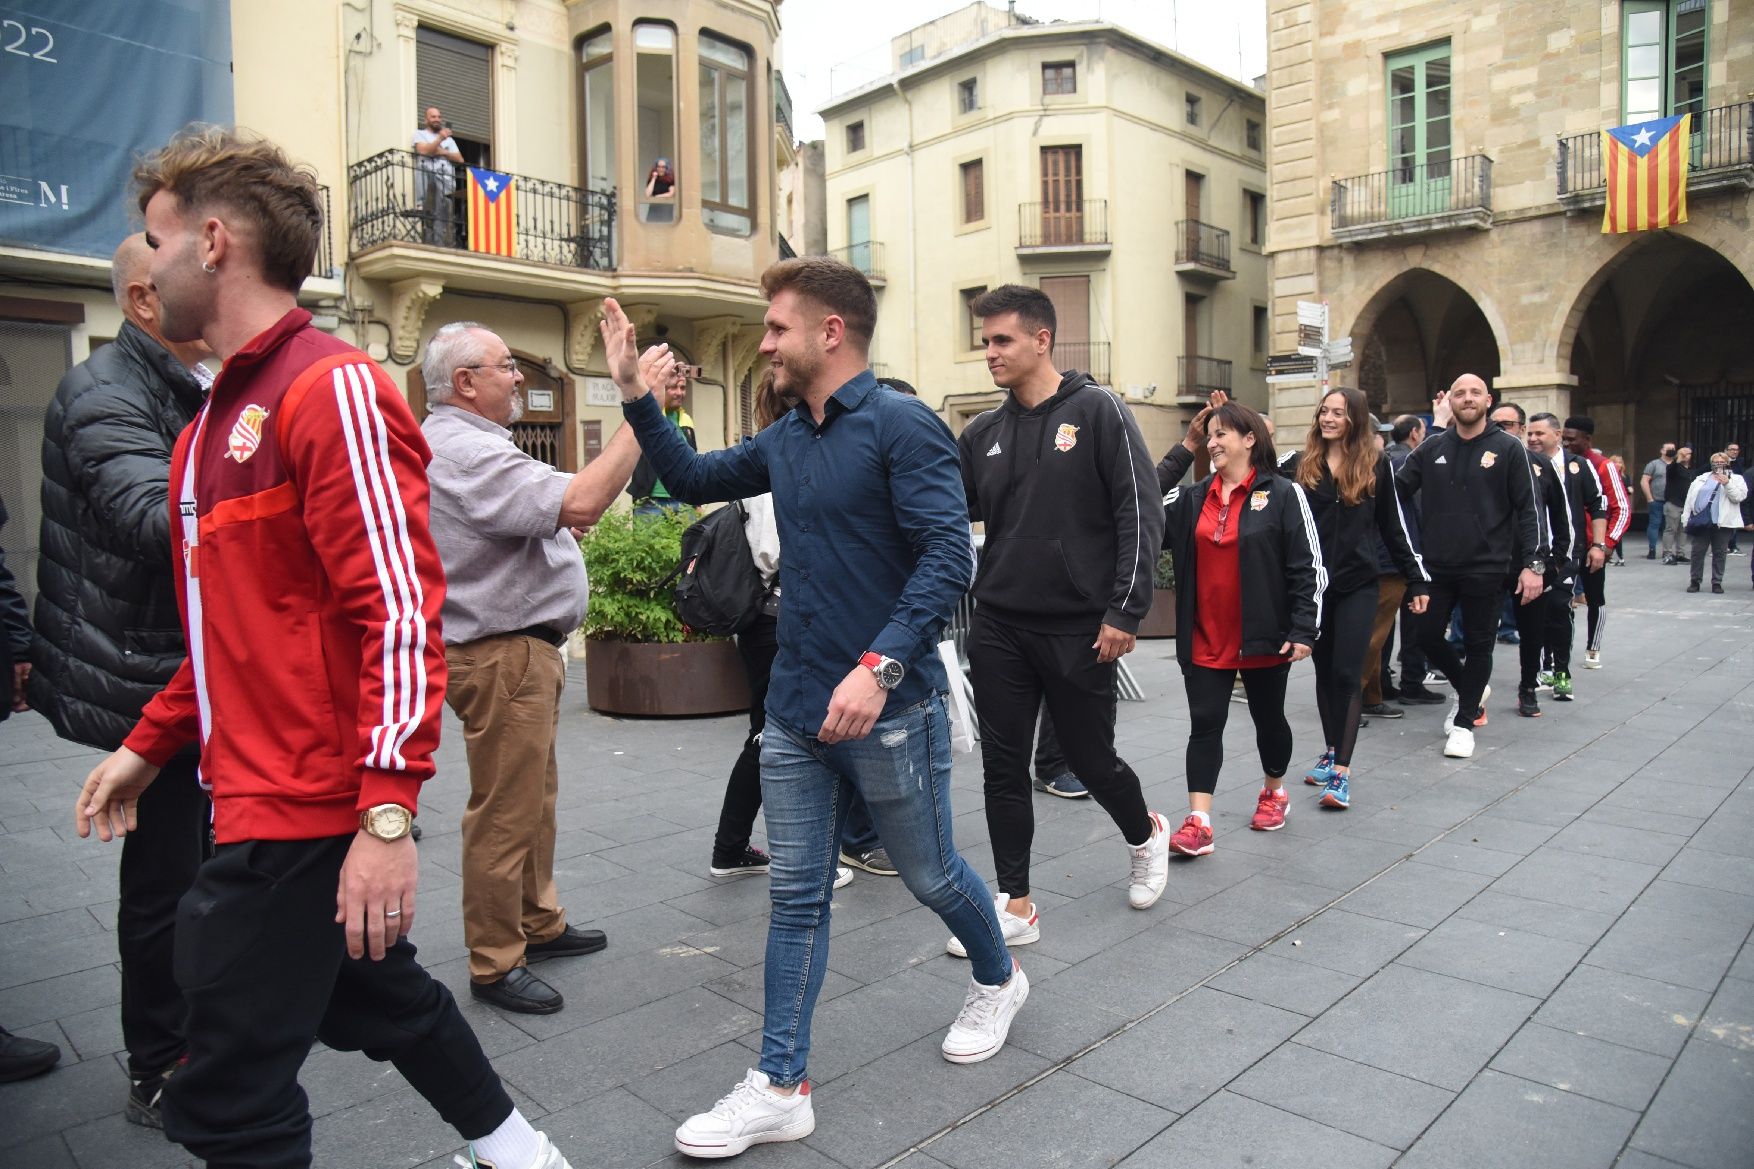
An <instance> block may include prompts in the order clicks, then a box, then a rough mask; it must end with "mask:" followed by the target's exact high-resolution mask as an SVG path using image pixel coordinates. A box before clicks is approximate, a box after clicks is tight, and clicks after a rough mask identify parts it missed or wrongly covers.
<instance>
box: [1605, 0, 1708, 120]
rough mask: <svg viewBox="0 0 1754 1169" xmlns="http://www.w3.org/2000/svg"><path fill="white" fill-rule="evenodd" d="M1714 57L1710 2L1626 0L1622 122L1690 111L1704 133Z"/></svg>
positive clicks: (1622, 9)
mask: <svg viewBox="0 0 1754 1169" xmlns="http://www.w3.org/2000/svg"><path fill="white" fill-rule="evenodd" d="M1710 60H1711V3H1710V0H1623V2H1622V3H1621V5H1620V119H1621V123H1622V124H1623V125H1631V124H1632V123H1635V122H1648V121H1650V120H1651V119H1653V118H1666V117H1671V116H1674V115H1678V114H1688V113H1690V114H1692V115H1693V132H1694V133H1695V134H1698V133H1700V132H1701V131H1702V130H1703V129H1704V127H1703V126H1701V125H1700V121H1701V119H1702V117H1703V116H1704V114H1705V98H1706V94H1707V92H1708V85H1707V76H1706V70H1707V64H1706V63H1707V62H1708V61H1710Z"/></svg>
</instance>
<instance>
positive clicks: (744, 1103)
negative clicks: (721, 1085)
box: [676, 1068, 816, 1157]
mask: <svg viewBox="0 0 1754 1169" xmlns="http://www.w3.org/2000/svg"><path fill="white" fill-rule="evenodd" d="M815 1131H816V1113H815V1112H814V1111H813V1110H812V1109H811V1107H810V1081H808V1080H806V1081H804V1082H803V1083H802V1084H799V1085H798V1090H797V1091H796V1092H795V1093H793V1094H792V1095H790V1096H782V1095H780V1094H779V1093H778V1092H775V1091H774V1090H773V1089H772V1088H770V1087H768V1078H767V1077H766V1076H765V1075H763V1074H762V1073H760V1072H758V1071H756V1070H755V1069H754V1068H751V1069H749V1074H748V1075H746V1076H744V1077H743V1082H742V1083H741V1084H738V1085H737V1086H736V1087H735V1088H733V1089H731V1094H730V1095H729V1096H726V1097H725V1098H724V1099H723V1100H720V1101H719V1102H718V1103H717V1104H715V1105H713V1109H712V1111H711V1112H702V1113H700V1114H699V1115H698V1116H691V1117H689V1118H688V1119H687V1120H686V1121H684V1122H683V1123H682V1127H681V1128H679V1129H677V1130H676V1151H677V1152H679V1153H687V1154H688V1155H689V1156H690V1157H735V1156H736V1155H737V1154H738V1153H741V1152H742V1151H743V1150H744V1149H747V1148H748V1147H749V1146H750V1145H765V1144H769V1143H771V1142H773V1141H796V1140H802V1139H803V1138H804V1137H807V1136H809V1135H810V1134H811V1133H813V1132H815Z"/></svg>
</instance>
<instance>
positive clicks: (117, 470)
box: [29, 323, 202, 750]
mask: <svg viewBox="0 0 1754 1169" xmlns="http://www.w3.org/2000/svg"><path fill="white" fill-rule="evenodd" d="M201 399H202V389H201V384H200V383H199V382H197V381H196V380H195V378H194V376H193V375H192V374H190V373H189V371H188V370H187V368H185V367H184V366H183V364H182V363H181V362H179V361H178V360H177V359H176V358H175V357H173V356H171V354H170V352H169V351H168V350H166V349H165V348H164V346H162V345H160V344H158V342H156V341H154V340H153V339H152V338H151V337H149V336H147V335H146V334H145V333H144V332H142V331H141V330H140V329H138V328H136V327H135V326H134V325H133V324H132V323H126V324H124V325H123V326H122V331H121V333H120V335H118V336H117V338H116V339H115V341H114V342H112V343H111V344H109V345H105V346H103V347H102V348H101V349H99V350H97V351H96V352H95V353H93V354H92V355H91V356H90V357H89V358H87V359H86V360H85V361H83V362H81V363H80V364H78V365H76V366H74V367H73V368H72V369H71V370H69V371H68V372H67V376H66V377H64V378H62V379H61V385H60V388H59V389H57V390H56V392H55V399H54V401H53V402H51V403H50V404H49V412H48V414H47V416H46V417H45V418H44V421H43V527H42V540H41V545H42V549H41V556H40V559H39V560H38V562H37V601H36V620H35V622H34V623H35V625H36V634H37V636H36V640H35V641H34V642H33V643H32V646H31V661H32V663H33V668H32V671H31V679H30V687H29V695H30V703H31V705H32V706H33V707H35V708H36V709H37V710H40V711H41V712H42V713H43V714H44V715H45V716H47V717H48V719H49V721H50V722H52V723H53V724H54V726H55V730H56V732H57V733H59V734H60V735H61V737H62V738H64V739H71V740H73V741H74V742H78V743H85V744H87V745H88V746H92V747H101V748H104V749H106V750H114V749H115V748H116V747H119V746H120V745H121V743H122V739H123V737H124V736H126V735H127V733H128V731H129V730H131V729H132V728H133V726H134V723H135V721H136V720H137V719H138V718H139V717H140V708H141V707H143V706H145V705H146V702H147V700H148V699H149V698H151V697H152V696H153V695H154V694H156V693H157V692H158V691H159V690H160V689H162V688H163V686H164V684H165V683H166V682H168V681H169V680H170V677H171V675H172V674H174V673H175V672H176V669H177V666H178V665H180V664H181V663H182V660H183V657H184V646H183V631H182V623H181V620H180V618H179V616H178V613H177V595H176V583H175V575H176V574H175V573H174V572H173V571H172V559H171V557H172V544H171V539H172V534H171V524H170V510H169V507H168V504H167V500H168V495H169V490H170V486H169V485H170V460H171V448H172V447H173V446H174V445H175V443H176V440H177V435H178V434H179V433H180V432H181V431H182V430H183V428H184V427H185V426H187V425H188V424H189V422H190V421H191V420H192V419H193V418H194V417H195V414H196V412H197V411H198V410H199V409H200V407H201Z"/></svg>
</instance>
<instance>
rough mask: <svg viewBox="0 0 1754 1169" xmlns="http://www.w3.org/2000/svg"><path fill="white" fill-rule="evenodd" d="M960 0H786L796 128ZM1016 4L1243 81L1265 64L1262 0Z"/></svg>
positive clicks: (806, 128) (816, 126) (804, 131)
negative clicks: (1122, 31)
mask: <svg viewBox="0 0 1754 1169" xmlns="http://www.w3.org/2000/svg"><path fill="white" fill-rule="evenodd" d="M993 2H994V3H995V6H996V7H1001V8H1002V7H1004V0H993ZM966 3H967V0H878V2H876V3H862V2H859V0H854V2H852V3H849V2H848V0H787V2H786V3H785V4H784V5H782V6H781V8H780V21H781V23H782V26H783V30H784V31H783V33H782V51H783V53H784V58H783V60H784V68H785V76H786V84H787V85H788V86H789V87H790V88H791V91H792V101H793V106H794V108H795V110H796V111H797V113H796V122H797V126H796V128H797V131H798V137H800V138H803V139H806V140H808V139H812V138H820V137H822V119H821V118H820V117H818V116H817V114H816V110H817V109H818V108H819V107H820V106H821V105H822V104H823V103H824V102H826V101H828V100H829V98H830V97H832V96H834V95H835V94H837V93H844V92H846V91H847V90H850V89H857V88H858V87H859V86H861V85H864V84H866V83H868V82H870V81H873V80H875V79H876V78H878V77H881V76H883V75H884V74H886V73H888V72H890V55H889V39H890V38H891V37H893V36H896V35H898V34H900V33H903V32H906V31H907V30H908V29H910V28H913V27H914V26H915V25H920V24H924V23H926V22H927V21H929V20H935V19H937V18H938V17H940V16H943V15H945V14H946V13H950V12H954V11H956V10H957V9H959V8H962V7H965V6H966ZM1017 10H1018V11H1019V12H1020V13H1023V14H1025V15H1028V16H1032V17H1034V18H1035V19H1037V20H1098V19H1100V20H1106V21H1109V22H1110V23H1113V24H1118V25H1121V26H1123V27H1125V28H1128V29H1130V30H1132V31H1133V32H1136V33H1138V34H1139V35H1141V36H1143V37H1146V38H1148V39H1150V40H1153V41H1156V42H1157V43H1158V44H1161V45H1166V46H1168V47H1169V48H1172V49H1175V50H1177V51H1178V52H1180V53H1182V54H1183V55H1184V56H1187V57H1192V58H1193V59H1194V60H1196V61H1198V62H1200V63H1201V64H1202V65H1205V66H1207V67H1208V68H1211V69H1215V70H1217V71H1218V72H1220V73H1223V74H1226V75H1228V76H1231V77H1235V78H1238V79H1240V80H1242V81H1253V80H1254V79H1255V78H1256V77H1258V76H1260V75H1261V74H1262V73H1265V72H1266V71H1267V5H1266V0H1235V2H1233V3H1227V4H1212V3H1210V2H1209V0H1019V3H1018V5H1017Z"/></svg>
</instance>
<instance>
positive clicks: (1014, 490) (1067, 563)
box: [957, 372, 1163, 636]
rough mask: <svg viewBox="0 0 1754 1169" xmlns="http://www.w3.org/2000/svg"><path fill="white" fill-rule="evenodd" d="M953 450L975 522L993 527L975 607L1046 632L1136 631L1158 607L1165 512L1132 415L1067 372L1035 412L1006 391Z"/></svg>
mask: <svg viewBox="0 0 1754 1169" xmlns="http://www.w3.org/2000/svg"><path fill="white" fill-rule="evenodd" d="M957 448H958V451H959V453H960V454H961V456H962V485H963V489H964V490H965V491H966V492H967V494H968V515H969V519H971V520H981V521H985V523H986V525H987V537H986V546H985V547H984V549H983V550H982V552H981V564H980V572H979V573H978V574H977V575H976V576H975V580H974V588H973V593H974V598H975V601H976V602H977V603H978V604H980V605H982V606H983V607H986V608H990V609H991V610H992V612H993V614H994V615H995V616H997V617H998V618H999V619H1000V620H1003V621H1005V622H1006V623H1008V624H1012V625H1016V626H1018V627H1019V628H1023V629H1029V630H1033V631H1036V632H1040V633H1078V634H1086V633H1088V634H1091V635H1093V636H1094V635H1095V633H1096V627H1097V626H1098V625H1099V624H1101V625H1112V626H1113V627H1114V628H1116V629H1119V630H1122V631H1124V632H1126V633H1133V632H1136V631H1137V630H1138V628H1139V621H1140V619H1141V618H1143V617H1144V616H1145V613H1146V611H1147V610H1149V609H1150V608H1151V573H1152V569H1153V568H1154V567H1155V566H1156V563H1157V554H1158V549H1159V548H1161V547H1162V544H1163V507H1162V504H1161V502H1160V500H1161V498H1162V497H1161V495H1160V494H1159V492H1158V490H1157V477H1156V474H1155V472H1154V471H1153V470H1152V464H1151V455H1150V453H1149V452H1148V450H1147V449H1146V446H1145V438H1144V436H1143V435H1142V434H1140V433H1139V423H1138V422H1137V421H1136V420H1135V419H1134V418H1133V412H1132V411H1131V410H1128V409H1127V408H1126V406H1124V405H1122V403H1121V400H1120V399H1119V398H1117V397H1115V396H1114V395H1113V394H1111V393H1109V392H1108V391H1107V390H1105V389H1103V388H1102V387H1101V386H1098V385H1097V384H1096V383H1095V382H1093V381H1091V380H1090V378H1089V376H1088V375H1086V374H1082V373H1077V372H1069V373H1067V374H1066V375H1065V376H1064V377H1063V378H1061V379H1060V388H1059V389H1058V390H1057V391H1056V392H1055V393H1054V396H1053V397H1051V398H1049V399H1048V400H1047V401H1045V402H1043V403H1042V404H1041V405H1039V406H1037V407H1036V408H1035V409H1033V410H1025V409H1024V408H1023V407H1022V405H1020V404H1019V403H1018V401H1017V399H1016V397H1015V396H1014V395H1011V394H1007V395H1006V396H1005V401H1004V402H1003V403H1002V404H1001V405H1000V406H999V408H998V409H996V410H989V411H987V412H986V413H985V414H982V415H981V416H980V417H978V418H976V419H975V420H974V421H973V422H970V423H969V424H968V426H967V427H966V428H965V429H964V430H963V432H962V435H961V437H960V438H958V439H957Z"/></svg>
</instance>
